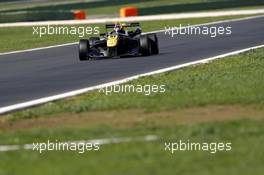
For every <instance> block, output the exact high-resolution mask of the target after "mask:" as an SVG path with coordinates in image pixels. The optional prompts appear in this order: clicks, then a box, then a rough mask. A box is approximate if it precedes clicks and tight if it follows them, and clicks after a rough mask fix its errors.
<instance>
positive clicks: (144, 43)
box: [139, 35, 151, 56]
mask: <svg viewBox="0 0 264 175" xmlns="http://www.w3.org/2000/svg"><path fill="white" fill-rule="evenodd" d="M139 42H140V53H141V54H142V55H143V56H149V55H150V54H151V39H150V38H149V37H148V35H141V36H140V38H139Z"/></svg>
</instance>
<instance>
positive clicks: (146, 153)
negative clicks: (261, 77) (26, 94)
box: [0, 121, 264, 175]
mask: <svg viewBox="0 0 264 175" xmlns="http://www.w3.org/2000/svg"><path fill="white" fill-rule="evenodd" d="M98 130H100V129H98ZM142 130H144V131H143V132H146V131H151V132H152V133H155V134H157V135H159V136H160V137H161V140H160V141H155V142H149V143H144V142H135V143H122V144H111V145H103V146H101V147H100V151H98V152H86V153H84V154H78V153H76V152H62V151H57V152H55V151H54V152H44V153H42V154H39V153H37V152H33V151H20V152H18V151H15V152H4V153H3V152H1V153H0V160H1V161H0V174H1V175H7V174H12V175H16V174H19V175H24V174H25V175H26V174H32V175H35V174H36V175H42V174H56V175H60V174H61V175H62V174H63V175H64V174H76V173H78V174H87V173H89V174H90V173H92V174H100V175H104V174H105V175H106V174H107V175H112V174H113V175H114V174H128V175H129V174H175V173H177V174H191V173H192V172H194V171H195V174H197V175H199V174H203V175H204V174H216V175H222V174H241V175H250V174H255V175H261V174H262V173H263V166H262V164H263V161H264V154H263V151H261V150H262V145H263V144H264V139H263V133H264V129H263V123H261V122H254V121H240V122H228V123H207V124H200V125H193V126H175V127H173V128H169V127H166V128H161V127H147V126H146V127H144V128H143V127H141V128H134V129H131V130H130V132H133V134H134V135H136V134H138V133H140V134H142ZM72 132H74V133H79V134H80V136H78V135H77V136H76V138H81V137H82V135H87V136H86V138H89V135H91V133H94V130H86V131H83V130H77V129H75V130H73V131H72ZM108 132H109V134H112V135H111V136H115V135H116V134H115V132H118V133H122V135H126V134H128V132H127V131H125V130H115V132H112V130H109V131H108ZM44 133H45V134H46V138H49V134H50V133H48V132H44ZM44 133H43V134H42V135H44ZM65 134H66V133H65ZM68 134H71V132H68ZM98 135H99V134H98ZM94 136H95V135H94ZM179 140H182V141H187V140H189V141H191V142H199V143H202V142H207V143H210V142H231V143H232V151H231V152H217V153H216V154H211V153H209V152H207V151H205V152H202V151H190V152H187V151H185V152H180V151H178V152H175V153H174V154H170V153H169V152H165V151H164V142H179Z"/></svg>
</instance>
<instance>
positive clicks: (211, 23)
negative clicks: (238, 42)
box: [0, 15, 264, 56]
mask: <svg viewBox="0 0 264 175" xmlns="http://www.w3.org/2000/svg"><path fill="white" fill-rule="evenodd" d="M261 17H264V15H260V16H252V17H244V18H239V19H229V20H221V21H215V22H208V23H203V24H196V25H191V26H189V27H195V26H204V25H213V24H220V23H227V22H238V21H244V20H250V19H256V18H261ZM182 29H184V27H182ZM164 31H165V30H164V29H162V30H156V31H152V32H145V33H143V34H148V33H161V32H164ZM75 44H78V42H72V43H66V44H59V45H53V46H46V47H39V48H34V49H26V50H18V51H11V52H3V53H0V56H1V55H9V54H15V53H23V52H31V51H38V50H44V49H50V48H56V47H63V46H69V45H75Z"/></svg>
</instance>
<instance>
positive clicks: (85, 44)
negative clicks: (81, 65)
mask: <svg viewBox="0 0 264 175" xmlns="http://www.w3.org/2000/svg"><path fill="white" fill-rule="evenodd" d="M89 48H90V45H89V41H88V40H87V39H81V40H80V42H79V59H80V61H85V60H87V59H88V56H87V55H88V52H89Z"/></svg>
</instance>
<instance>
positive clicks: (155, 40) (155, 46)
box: [151, 34, 159, 55]
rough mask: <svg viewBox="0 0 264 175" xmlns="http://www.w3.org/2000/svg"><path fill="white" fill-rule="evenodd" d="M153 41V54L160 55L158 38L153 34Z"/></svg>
mask: <svg viewBox="0 0 264 175" xmlns="http://www.w3.org/2000/svg"><path fill="white" fill-rule="evenodd" d="M152 36H153V39H151V54H154V55H157V54H159V43H158V37H157V35H156V34H153V35H152Z"/></svg>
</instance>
